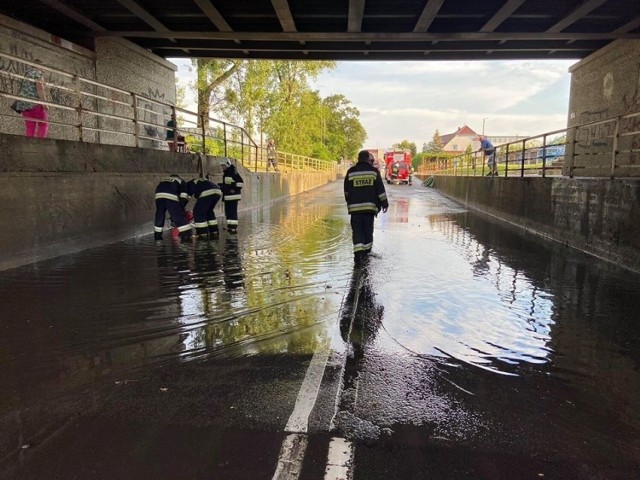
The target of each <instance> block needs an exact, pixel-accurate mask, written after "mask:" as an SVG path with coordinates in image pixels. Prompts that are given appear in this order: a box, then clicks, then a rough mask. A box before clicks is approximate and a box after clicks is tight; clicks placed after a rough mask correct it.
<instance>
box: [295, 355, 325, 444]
mask: <svg viewBox="0 0 640 480" xmlns="http://www.w3.org/2000/svg"><path fill="white" fill-rule="evenodd" d="M328 359H329V352H328V351H324V352H315V353H314V354H313V357H312V358H311V362H310V363H309V367H308V368H307V373H306V374H305V376H304V380H303V381H302V386H301V387H300V391H299V392H298V398H296V405H295V407H293V412H292V413H291V416H290V417H289V421H288V422H287V426H286V427H285V429H284V430H285V432H296V433H306V432H307V429H308V428H309V415H311V410H312V409H313V407H314V405H315V404H316V400H317V399H318V392H319V391H320V384H321V383H322V377H323V376H324V369H325V367H326V365H327V360H328Z"/></svg>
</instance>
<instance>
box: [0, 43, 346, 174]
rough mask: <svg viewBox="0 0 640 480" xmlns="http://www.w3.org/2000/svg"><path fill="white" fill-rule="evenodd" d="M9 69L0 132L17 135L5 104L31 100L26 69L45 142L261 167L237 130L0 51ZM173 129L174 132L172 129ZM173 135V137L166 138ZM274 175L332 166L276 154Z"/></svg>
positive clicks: (2, 88)
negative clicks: (200, 155)
mask: <svg viewBox="0 0 640 480" xmlns="http://www.w3.org/2000/svg"><path fill="white" fill-rule="evenodd" d="M0 58H1V59H3V60H4V63H5V64H7V65H11V66H12V67H11V69H5V70H2V71H0V118H1V119H2V122H0V132H1V133H10V134H23V131H24V126H23V120H22V118H21V117H20V116H19V115H17V114H16V113H14V112H13V111H12V110H11V109H10V108H9V105H10V104H11V103H13V101H14V100H27V101H32V102H33V98H30V97H25V96H24V95H21V94H20V90H21V85H22V84H23V82H28V81H31V80H26V79H25V77H24V74H25V73H26V72H27V71H28V70H29V69H36V70H39V71H41V72H43V73H44V75H43V77H44V78H43V80H42V84H43V86H44V88H45V91H46V92H47V101H44V100H40V99H38V100H37V103H39V104H42V105H46V106H47V107H48V112H49V113H48V119H47V123H48V124H49V134H48V137H50V138H57V139H64V140H75V141H80V142H92V143H101V144H111V145H123V146H131V147H139V148H155V149H162V150H175V151H177V152H179V153H182V152H205V153H207V154H209V155H216V156H225V157H229V158H233V159H235V160H237V161H239V162H240V163H241V164H242V165H243V166H245V167H246V168H249V169H251V170H254V171H265V170H266V169H267V158H266V148H265V147H263V146H261V145H258V144H257V143H256V142H254V141H253V139H252V138H251V135H249V133H248V132H247V131H246V130H245V129H244V128H242V127H240V126H237V125H233V124H231V123H228V122H224V121H222V120H218V119H215V118H212V117H209V116H206V117H205V116H203V115H199V114H198V113H195V112H192V111H189V110H186V109H183V108H179V107H176V106H174V105H171V104H169V103H163V102H160V101H157V100H154V99H151V98H148V97H145V96H142V95H139V94H136V93H132V92H128V91H125V90H122V89H119V88H116V87H112V86H109V85H105V84H103V83H100V82H96V81H94V80H91V79H88V78H84V77H81V76H78V75H73V74H69V73H67V72H64V71H62V70H58V69H55V68H52V67H46V66H44V65H41V64H39V63H34V62H30V61H28V60H25V59H23V58H19V57H15V56H13V55H10V54H7V53H3V52H0ZM175 126H177V128H176V127H175ZM171 131H173V133H174V136H173V138H172V137H171V136H170V135H169V136H168V135H167V133H168V132H171ZM278 163H279V165H278V170H279V171H286V172H290V171H331V170H334V169H335V168H337V164H336V162H332V161H326V160H318V159H313V158H309V157H305V156H301V155H295V154H292V153H285V152H279V153H278Z"/></svg>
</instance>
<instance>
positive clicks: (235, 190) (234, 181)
mask: <svg viewBox="0 0 640 480" xmlns="http://www.w3.org/2000/svg"><path fill="white" fill-rule="evenodd" d="M220 165H221V166H222V171H223V174H222V185H220V188H222V200H223V201H224V215H225V217H227V231H229V232H231V233H235V232H237V231H238V202H239V201H240V198H241V193H240V192H241V191H242V187H243V186H244V180H242V177H241V176H240V174H239V173H238V171H237V170H236V167H235V166H234V165H233V164H232V163H231V160H229V159H228V158H225V159H223V160H222V162H221V164H220Z"/></svg>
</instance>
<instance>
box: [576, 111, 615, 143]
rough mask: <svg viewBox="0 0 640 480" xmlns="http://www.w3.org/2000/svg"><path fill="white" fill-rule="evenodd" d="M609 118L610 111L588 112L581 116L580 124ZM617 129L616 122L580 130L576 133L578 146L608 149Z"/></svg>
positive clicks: (589, 126)
mask: <svg viewBox="0 0 640 480" xmlns="http://www.w3.org/2000/svg"><path fill="white" fill-rule="evenodd" d="M608 117H609V109H608V108H605V109H603V110H594V111H586V112H582V113H581V114H580V119H579V123H580V124H584V123H591V122H598V121H600V120H604V119H606V118H608ZM614 129H615V123H614V122H607V123H599V124H597V125H588V126H585V127H581V128H579V129H578V132H577V133H576V144H577V146H579V147H582V148H594V147H607V146H609V144H610V142H611V140H612V138H613V132H614Z"/></svg>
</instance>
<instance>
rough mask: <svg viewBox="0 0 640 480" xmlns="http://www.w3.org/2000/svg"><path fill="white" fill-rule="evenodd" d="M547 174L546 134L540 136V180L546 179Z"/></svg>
mask: <svg viewBox="0 0 640 480" xmlns="http://www.w3.org/2000/svg"><path fill="white" fill-rule="evenodd" d="M546 173H547V134H546V133H545V134H544V135H543V136H542V178H545V177H546Z"/></svg>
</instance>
